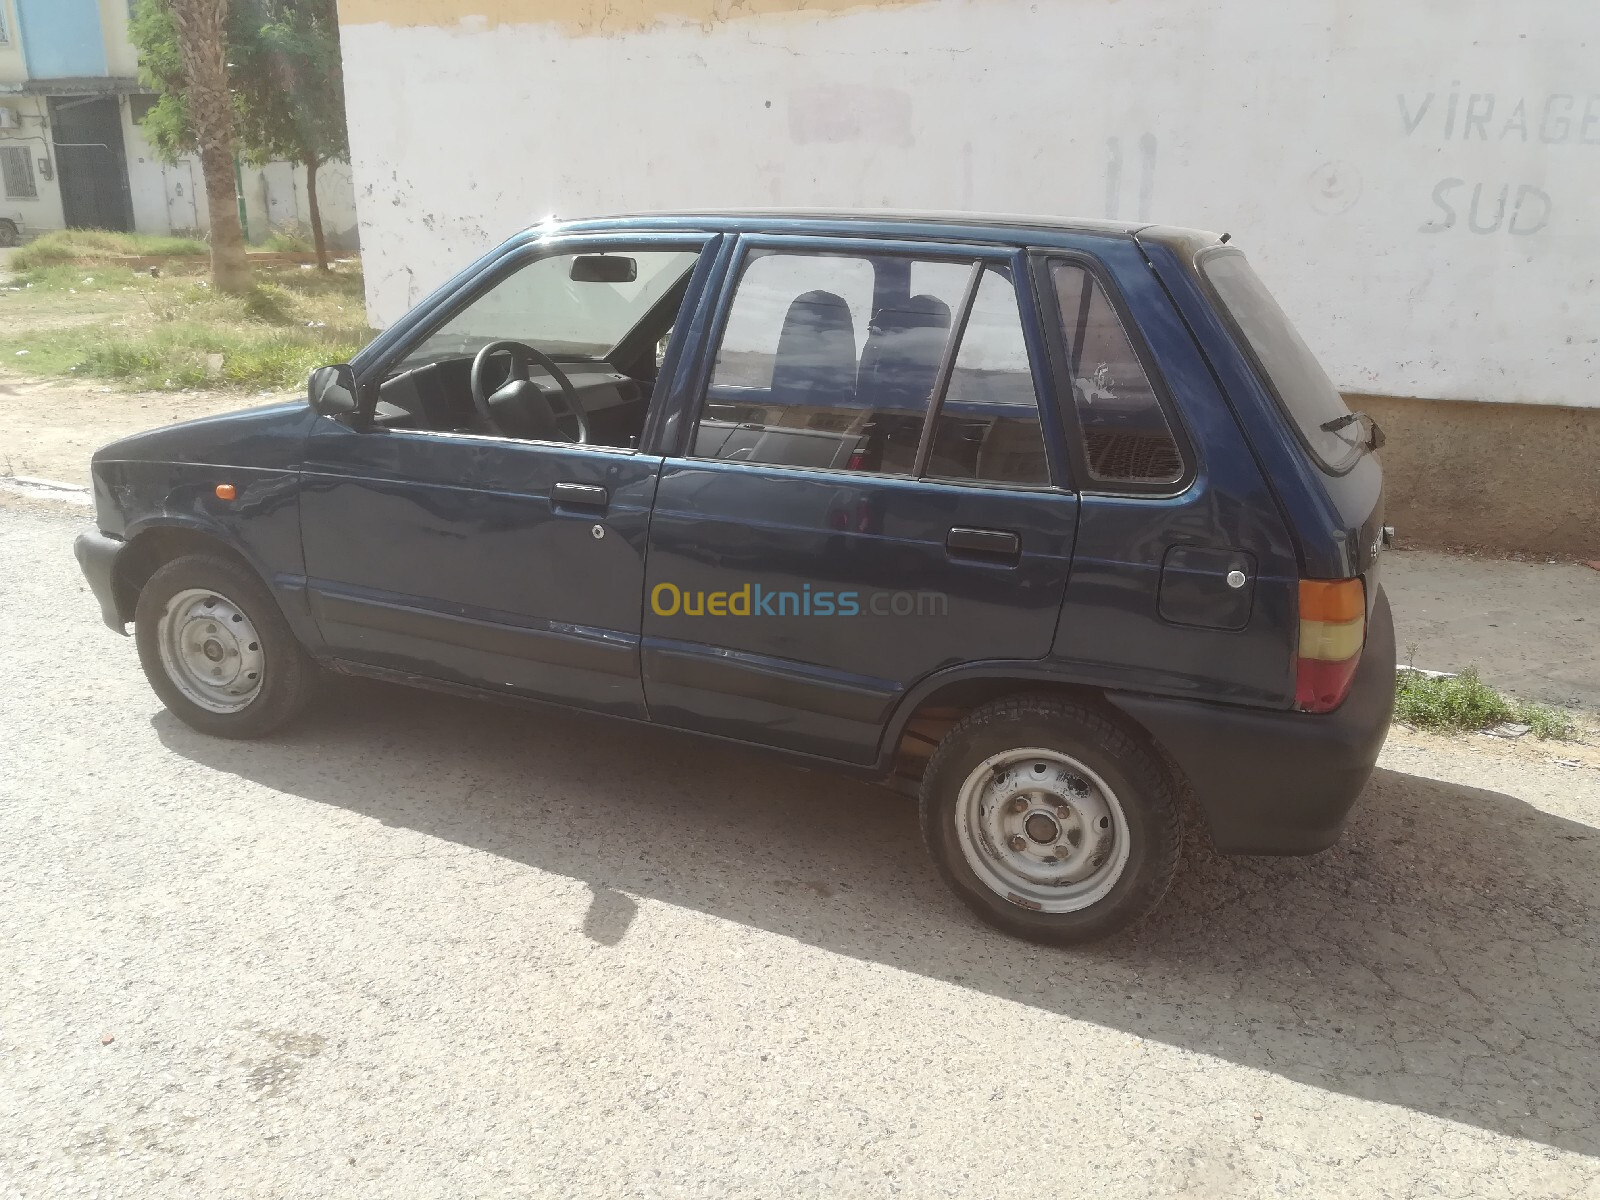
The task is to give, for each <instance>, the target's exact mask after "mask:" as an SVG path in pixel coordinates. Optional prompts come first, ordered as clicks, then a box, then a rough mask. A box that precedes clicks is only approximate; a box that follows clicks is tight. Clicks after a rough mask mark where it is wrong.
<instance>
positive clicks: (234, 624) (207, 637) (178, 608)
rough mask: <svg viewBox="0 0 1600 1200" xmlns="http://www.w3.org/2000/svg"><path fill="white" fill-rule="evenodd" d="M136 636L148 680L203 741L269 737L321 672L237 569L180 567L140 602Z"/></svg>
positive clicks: (212, 560)
mask: <svg viewBox="0 0 1600 1200" xmlns="http://www.w3.org/2000/svg"><path fill="white" fill-rule="evenodd" d="M134 637H135V640H136V641H137V642H138V646H139V662H140V665H141V666H143V668H144V673H145V677H146V678H147V679H149V681H150V686H151V687H152V688H153V689H155V693H156V695H157V696H159V697H160V698H161V702H162V703H163V704H165V705H166V706H167V708H168V709H170V710H171V711H172V713H173V715H174V716H176V717H178V718H179V719H181V720H182V721H183V722H184V723H185V724H187V725H190V726H192V727H193V728H195V729H198V730H199V731H200V732H202V733H209V734H214V735H216V736H218V737H233V738H250V737H260V736H261V735H262V734H266V733H270V732H271V731H272V730H274V729H276V728H278V727H279V726H280V725H282V724H284V723H285V722H286V721H288V720H290V719H291V718H293V717H294V716H295V715H296V714H297V713H299V712H300V711H301V709H303V708H304V707H305V706H306V704H307V703H308V702H309V700H310V697H311V689H312V679H313V674H314V672H315V670H316V668H315V666H314V665H313V664H312V663H311V661H310V659H309V658H307V656H306V654H305V651H304V650H302V649H301V647H300V643H299V642H298V641H297V640H296V639H295V636H294V633H293V632H292V631H291V630H290V629H289V626H288V623H287V622H286V621H285V620H284V619H283V614H282V613H281V612H279V611H278V606H277V604H276V603H275V602H274V600H273V598H272V595H271V593H269V592H268V591H267V589H266V587H265V586H264V585H263V584H262V583H261V581H260V580H259V579H258V578H256V576H255V574H254V573H253V572H251V571H250V570H248V569H247V568H246V567H244V566H243V565H241V564H240V563H236V562H234V561H232V560H230V559H226V558H221V557H217V556H213V555H207V554H197V555H187V556H185V557H183V558H177V559H173V560H172V561H171V562H169V563H167V564H165V565H164V566H162V567H160V568H159V569H158V570H157V571H156V572H155V573H154V574H153V575H151V576H150V579H149V582H147V583H146V584H145V586H144V589H143V590H142V591H141V592H140V593H139V603H138V607H137V609H136V611H135V613H134Z"/></svg>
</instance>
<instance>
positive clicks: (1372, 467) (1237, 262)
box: [1196, 246, 1383, 607]
mask: <svg viewBox="0 0 1600 1200" xmlns="http://www.w3.org/2000/svg"><path fill="white" fill-rule="evenodd" d="M1196 266H1197V267H1198V268H1199V271H1200V275H1201V278H1202V279H1203V280H1204V281H1205V283H1206V285H1207V287H1208V290H1209V291H1210V292H1211V294H1212V295H1213V297H1214V298H1215V299H1216V300H1217V301H1218V306H1219V309H1220V310H1221V312H1222V314H1223V316H1224V317H1225V318H1226V320H1227V323H1228V324H1229V325H1231V326H1232V329H1233V332H1234V335H1235V341H1236V342H1237V343H1238V345H1239V347H1240V349H1241V350H1243V351H1244V353H1245V355H1246V356H1247V357H1248V358H1250V359H1251V360H1252V362H1253V363H1254V364H1255V367H1256V370H1257V372H1258V374H1259V375H1260V377H1261V380H1262V382H1263V383H1264V384H1265V385H1266V387H1267V390H1268V391H1269V392H1271V393H1272V396H1273V399H1274V400H1275V401H1276V402H1277V406H1278V408H1279V409H1280V410H1281V412H1282V414H1283V416H1284V418H1285V420H1286V423H1287V424H1288V426H1289V427H1290V428H1291V429H1292V430H1293V431H1294V434H1295V436H1296V438H1297V439H1298V440H1299V442H1300V445H1301V446H1302V447H1303V449H1304V450H1305V454H1306V457H1307V458H1308V459H1309V460H1310V462H1311V463H1312V464H1313V466H1314V467H1315V468H1316V475H1317V476H1318V479H1319V481H1320V483H1321V485H1322V489H1323V491H1324V492H1325V493H1326V494H1327V497H1328V500H1329V501H1330V502H1331V503H1332V505H1333V507H1334V508H1335V509H1336V510H1337V512H1338V517H1339V525H1340V526H1341V532H1342V536H1343V537H1344V538H1345V539H1346V541H1347V547H1346V550H1345V553H1344V555H1342V557H1343V558H1344V561H1345V564H1346V565H1345V567H1344V569H1343V570H1342V571H1340V574H1342V575H1345V576H1346V577H1351V576H1355V575H1360V576H1362V577H1363V578H1365V580H1366V583H1367V589H1366V590H1367V602H1368V605H1369V607H1370V605H1371V603H1372V600H1373V596H1374V594H1375V592H1376V586H1375V585H1376V582H1377V580H1376V571H1377V561H1378V552H1379V550H1380V549H1381V547H1382V540H1383V538H1382V531H1383V473H1382V470H1381V469H1380V468H1379V466H1378V461H1377V459H1376V458H1375V457H1373V454H1372V451H1373V449H1375V446H1374V443H1375V442H1380V441H1381V438H1382V435H1381V432H1378V431H1377V430H1376V426H1374V425H1373V424H1372V422H1371V421H1370V420H1369V419H1368V418H1367V417H1366V416H1365V415H1364V414H1361V413H1354V412H1352V411H1351V410H1350V407H1349V405H1347V404H1346V403H1345V401H1344V397H1343V396H1341V395H1340V394H1339V389H1338V388H1336V387H1334V385H1333V381H1332V380H1331V379H1329V378H1328V373H1327V372H1326V371H1324V370H1323V369H1322V365H1321V364H1320V363H1319V362H1318V361H1317V358H1316V355H1314V354H1313V353H1312V352H1311V349H1310V347H1308V346H1307V345H1306V343H1305V340H1304V339H1303V338H1301V336H1300V334H1299V332H1298V331H1297V330H1296V329H1295V327H1294V325H1293V324H1292V323H1291V322H1290V320H1289V318H1288V316H1287V315H1286V314H1285V313H1284V311H1283V309H1282V308H1281V307H1280V306H1279V304H1278V302H1277V301H1276V300H1275V299H1273V296H1272V293H1271V292H1269V291H1268V290H1267V287H1266V285H1265V284H1263V283H1262V282H1261V280H1260V278H1259V277H1258V276H1257V275H1256V273H1255V270H1254V269H1253V268H1252V267H1251V266H1250V263H1249V261H1248V260H1247V259H1246V258H1245V256H1244V255H1243V254H1241V253H1240V252H1239V251H1238V250H1235V249H1234V248H1232V247H1231V246H1216V247H1213V248H1211V249H1207V250H1205V251H1203V252H1202V253H1201V254H1200V255H1198V256H1197V258H1196ZM1300 532H1301V535H1302V536H1306V535H1307V534H1308V533H1309V532H1310V531H1307V530H1302V531H1300Z"/></svg>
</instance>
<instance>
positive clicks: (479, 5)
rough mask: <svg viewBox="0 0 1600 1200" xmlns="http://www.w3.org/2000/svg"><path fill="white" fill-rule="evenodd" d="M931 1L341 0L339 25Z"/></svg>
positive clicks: (622, 18) (711, 19) (677, 18)
mask: <svg viewBox="0 0 1600 1200" xmlns="http://www.w3.org/2000/svg"><path fill="white" fill-rule="evenodd" d="M930 2H931V0H339V23H340V24H341V25H344V26H351V25H390V26H400V27H407V28H419V27H421V28H439V29H448V28H450V27H452V26H460V27H461V28H462V29H464V30H466V31H468V32H477V31H480V30H486V29H492V28H495V27H497V26H501V25H555V26H558V27H559V28H561V29H564V30H566V31H567V32H569V33H573V34H580V35H584V34H589V35H593V34H600V35H606V34H616V33H632V32H636V31H638V30H642V29H649V28H651V27H652V26H655V25H663V24H668V23H684V24H691V25H701V26H704V27H705V28H711V27H712V26H715V25H721V24H723V23H725V22H728V21H735V20H738V19H740V18H743V17H770V16H784V15H796V16H808V15H809V16H819V17H822V16H832V15H837V14H839V13H845V12H853V11H857V10H866V9H877V8H904V7H907V6H909V5H913V4H926V3H930Z"/></svg>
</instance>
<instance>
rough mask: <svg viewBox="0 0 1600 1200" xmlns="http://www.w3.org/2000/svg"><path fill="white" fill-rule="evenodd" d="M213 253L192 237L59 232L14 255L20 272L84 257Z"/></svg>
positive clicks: (106, 231)
mask: <svg viewBox="0 0 1600 1200" xmlns="http://www.w3.org/2000/svg"><path fill="white" fill-rule="evenodd" d="M208 253H210V247H209V246H207V245H206V244H205V243H204V242H200V241H195V240H194V239H193V238H178V237H151V236H149V235H147V234H142V233H113V232H111V231H110V230H107V229H58V230H56V231H55V232H53V233H47V234H45V235H44V236H42V237H39V238H35V239H34V240H33V241H31V242H29V243H28V244H27V245H26V246H24V247H23V248H22V249H21V250H18V251H17V252H16V253H15V254H13V255H12V256H11V266H12V267H13V269H15V270H18V271H26V270H28V269H29V268H31V267H44V266H49V265H51V264H52V263H64V262H71V261H72V260H74V259H83V258H113V257H116V256H118V255H139V256H142V257H145V258H174V257H178V256H181V255H188V254H194V255H201V254H208Z"/></svg>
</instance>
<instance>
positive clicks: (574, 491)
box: [550, 483, 610, 512]
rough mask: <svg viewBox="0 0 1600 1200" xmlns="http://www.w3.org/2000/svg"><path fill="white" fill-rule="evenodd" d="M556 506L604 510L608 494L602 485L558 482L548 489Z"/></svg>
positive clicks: (608, 498)
mask: <svg viewBox="0 0 1600 1200" xmlns="http://www.w3.org/2000/svg"><path fill="white" fill-rule="evenodd" d="M550 498H551V499H552V500H553V501H554V502H555V505H556V507H557V508H588V509H599V510H600V511H601V512H604V511H605V509H606V504H607V503H608V501H609V500H610V496H609V495H608V494H607V493H606V490H605V488H603V487H594V486H592V485H591V484H587V483H558V484H556V485H555V487H553V488H551V489H550Z"/></svg>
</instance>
